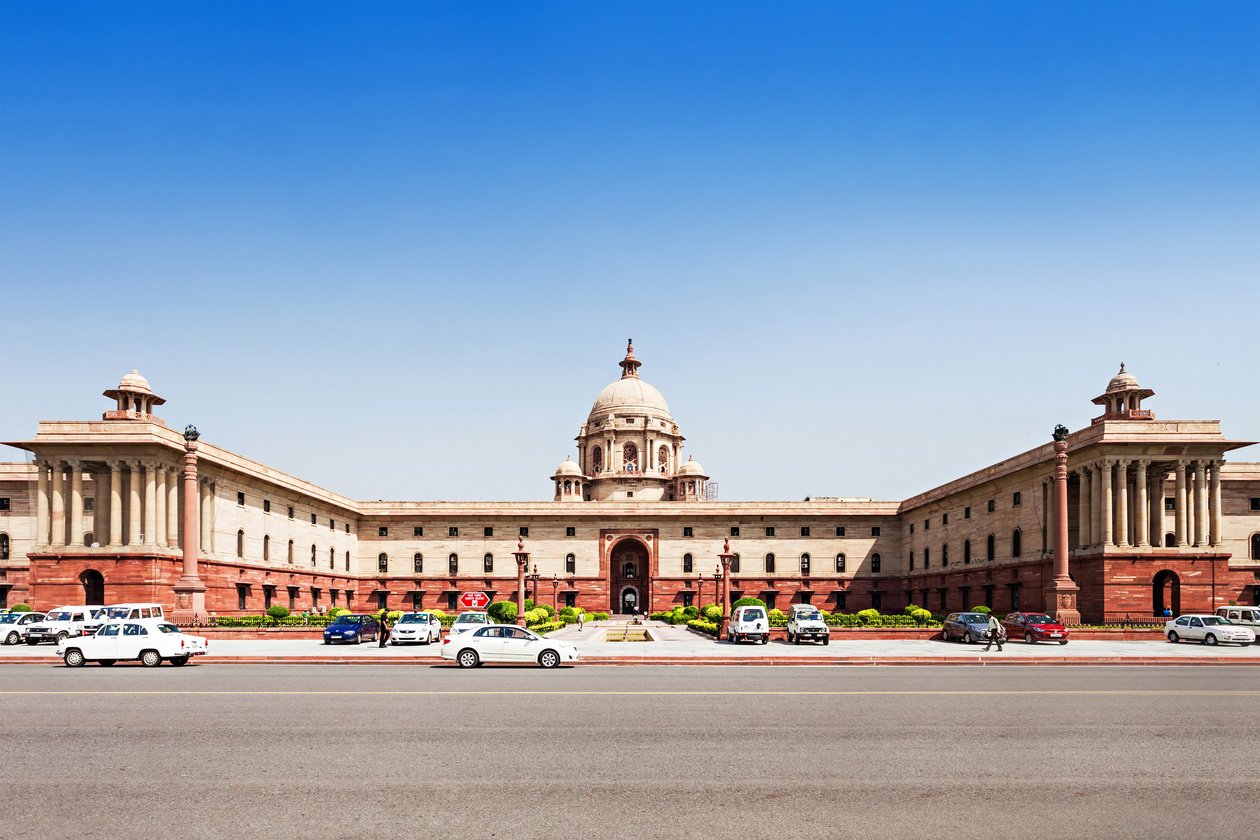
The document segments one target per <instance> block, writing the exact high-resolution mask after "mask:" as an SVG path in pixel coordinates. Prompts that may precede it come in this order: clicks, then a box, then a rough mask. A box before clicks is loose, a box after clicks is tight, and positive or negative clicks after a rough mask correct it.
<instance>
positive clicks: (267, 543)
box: [263, 534, 271, 563]
mask: <svg viewBox="0 0 1260 840" xmlns="http://www.w3.org/2000/svg"><path fill="white" fill-rule="evenodd" d="M263 562H264V563H270V562H271V535H270V534H263Z"/></svg>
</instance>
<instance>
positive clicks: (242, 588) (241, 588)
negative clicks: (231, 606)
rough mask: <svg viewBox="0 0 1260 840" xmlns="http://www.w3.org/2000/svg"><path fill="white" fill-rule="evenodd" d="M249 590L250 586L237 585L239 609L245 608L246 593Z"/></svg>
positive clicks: (237, 606) (237, 604) (237, 605)
mask: <svg viewBox="0 0 1260 840" xmlns="http://www.w3.org/2000/svg"><path fill="white" fill-rule="evenodd" d="M248 591H249V587H248V586H238V587H236V608H237V609H238V610H242V611H243V610H244V609H245V593H246V592H248Z"/></svg>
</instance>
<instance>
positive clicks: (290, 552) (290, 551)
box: [289, 540, 293, 566]
mask: <svg viewBox="0 0 1260 840" xmlns="http://www.w3.org/2000/svg"><path fill="white" fill-rule="evenodd" d="M289 565H290V566H292V565H293V540H289Z"/></svg>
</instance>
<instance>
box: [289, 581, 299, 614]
mask: <svg viewBox="0 0 1260 840" xmlns="http://www.w3.org/2000/svg"><path fill="white" fill-rule="evenodd" d="M297 594H298V591H297V587H296V586H290V587H289V609H290V610H296V609H297Z"/></svg>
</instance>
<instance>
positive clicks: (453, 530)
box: [446, 525, 459, 537]
mask: <svg viewBox="0 0 1260 840" xmlns="http://www.w3.org/2000/svg"><path fill="white" fill-rule="evenodd" d="M446 535H447V536H448V537H458V536H459V528H457V527H456V526H454V525H452V526H451V527H449V528H447V529H446Z"/></svg>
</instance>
